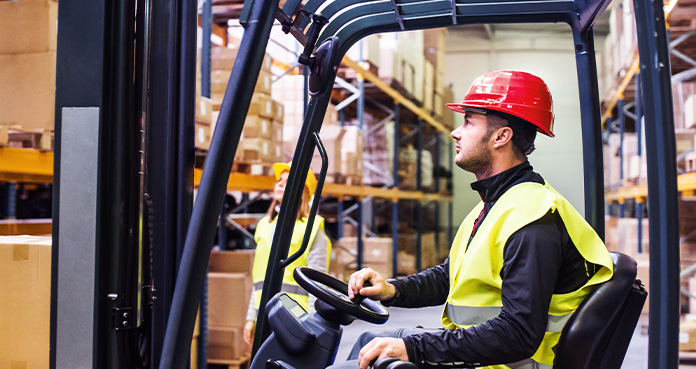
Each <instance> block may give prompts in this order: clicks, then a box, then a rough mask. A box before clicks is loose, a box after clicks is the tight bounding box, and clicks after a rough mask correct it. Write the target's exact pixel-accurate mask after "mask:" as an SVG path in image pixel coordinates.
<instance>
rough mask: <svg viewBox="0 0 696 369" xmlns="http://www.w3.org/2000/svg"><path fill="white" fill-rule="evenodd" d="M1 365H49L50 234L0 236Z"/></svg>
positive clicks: (14, 366)
mask: <svg viewBox="0 0 696 369" xmlns="http://www.w3.org/2000/svg"><path fill="white" fill-rule="evenodd" d="M0 296H2V298H0V316H2V319H0V347H1V348H2V349H0V368H10V367H11V368H48V360H49V358H48V356H49V330H50V307H51V237H35V236H0Z"/></svg>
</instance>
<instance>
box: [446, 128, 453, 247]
mask: <svg viewBox="0 0 696 369" xmlns="http://www.w3.org/2000/svg"><path fill="white" fill-rule="evenodd" d="M453 152H454V141H452V140H449V150H448V151H447V155H449V175H450V177H449V179H448V181H447V183H448V184H450V186H449V187H450V189H451V188H452V187H453V186H452V185H453V183H452V181H453V180H454V172H453V170H454V169H453V168H454V155H453ZM447 220H448V221H447V224H448V226H447V243H448V245H449V247H450V248H451V247H452V242H454V204H453V202H452V199H451V198H450V200H449V202H448V203H447Z"/></svg>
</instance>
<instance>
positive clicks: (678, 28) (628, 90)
mask: <svg viewBox="0 0 696 369" xmlns="http://www.w3.org/2000/svg"><path fill="white" fill-rule="evenodd" d="M690 6H691V3H690V2H689V1H679V0H676V1H670V2H669V3H668V4H667V5H666V6H665V19H666V22H667V39H669V40H670V41H669V53H670V56H671V63H670V64H671V66H672V73H673V75H672V78H671V80H672V82H681V81H688V80H693V79H694V77H696V60H694V58H693V57H694V55H687V54H689V53H690V52H691V51H692V50H693V47H694V45H696V37H694V35H695V34H696V28H693V27H692V26H691V20H692V19H693V14H692V12H693V11H692V10H690V9H692V8H690ZM677 46H682V47H685V48H686V49H687V50H688V51H687V52H686V53H682V52H680V51H678V50H677V49H676V47H677ZM641 78H642V77H641V65H640V56H639V55H638V53H637V52H636V54H635V55H633V59H632V62H631V64H630V67H628V68H627V69H626V73H625V75H624V76H623V78H622V79H621V81H620V83H619V84H618V86H617V88H616V89H615V91H614V92H613V94H612V95H611V96H609V97H607V98H606V99H605V101H604V110H605V111H604V113H603V114H602V127H604V128H605V129H606V130H607V132H608V133H611V132H616V133H618V134H619V137H620V139H619V155H620V156H621V159H620V161H621V162H622V163H623V145H624V133H625V132H626V118H627V117H630V118H631V119H632V120H633V121H634V122H635V133H636V144H637V147H636V154H637V156H638V157H641V156H642V155H644V153H643V152H642V149H643V146H642V143H641V142H642V137H641V136H642V134H643V129H642V127H641V126H642V124H643V123H642V122H643V118H644V112H643V104H644V101H643V98H642V96H641V93H640V91H642V88H643V87H642V80H641ZM631 109H632V110H633V111H631ZM677 159H679V158H677ZM619 170H620V175H619V180H620V181H621V182H623V180H624V178H625V173H623V165H621V166H620V168H619ZM695 190H696V175H694V173H685V174H684V173H682V174H679V175H678V177H677V191H678V192H679V193H681V194H682V195H683V196H693V195H694V193H695V192H694V191H695ZM647 197H648V186H647V184H639V185H629V186H621V187H619V188H610V189H609V190H608V191H607V194H606V202H607V208H608V213H609V214H613V213H614V212H615V211H614V209H615V207H616V213H618V217H619V218H624V217H625V204H626V201H627V200H634V201H635V215H636V220H637V223H638V228H637V230H638V234H637V243H638V245H637V251H638V252H642V251H643V250H642V247H643V242H642V239H643V234H642V229H643V228H642V221H643V217H644V210H645V202H646V199H647Z"/></svg>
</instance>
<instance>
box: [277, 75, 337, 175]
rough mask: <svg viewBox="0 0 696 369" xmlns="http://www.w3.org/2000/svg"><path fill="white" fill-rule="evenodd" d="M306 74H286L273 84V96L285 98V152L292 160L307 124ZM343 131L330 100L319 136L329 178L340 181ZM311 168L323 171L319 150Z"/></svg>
mask: <svg viewBox="0 0 696 369" xmlns="http://www.w3.org/2000/svg"><path fill="white" fill-rule="evenodd" d="M304 91H305V86H304V76H299V75H286V76H283V77H282V78H280V79H279V80H278V81H276V83H275V84H274V86H273V98H274V99H275V100H277V101H282V102H283V104H284V105H285V121H284V126H283V131H282V152H283V155H284V156H285V157H286V158H287V160H288V161H289V160H290V159H292V155H293V153H294V152H295V148H296V147H297V141H298V138H299V136H300V132H301V130H302V124H303V123H304V118H305V114H304V108H305V107H304ZM343 135H344V133H343V130H342V128H341V127H340V126H339V125H338V111H337V110H336V107H335V105H333V104H331V103H329V105H328V106H327V109H326V113H325V114H324V120H323V122H322V128H321V131H320V132H319V137H320V138H321V140H322V143H323V144H324V146H325V148H326V151H327V154H328V157H329V169H328V172H327V181H328V182H336V180H335V178H334V175H335V174H338V173H340V163H341V156H340V153H341V143H342V138H343ZM311 169H312V170H313V171H314V172H315V173H319V171H320V169H321V158H320V156H319V152H318V151H317V150H315V151H314V155H313V158H312V165H311Z"/></svg>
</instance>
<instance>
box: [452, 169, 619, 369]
mask: <svg viewBox="0 0 696 369" xmlns="http://www.w3.org/2000/svg"><path fill="white" fill-rule="evenodd" d="M482 208H483V203H479V204H478V206H476V208H474V209H473V210H472V211H471V213H469V215H468V216H467V217H466V219H464V222H463V223H462V225H461V226H460V227H459V230H458V231H457V235H456V237H455V239H454V242H453V245H452V250H451V251H450V263H449V265H450V269H449V279H450V292H449V296H448V297H447V303H446V304H445V308H444V310H443V313H442V324H443V326H444V327H445V328H447V329H456V328H468V327H471V326H474V325H477V324H481V323H484V322H486V321H487V320H489V319H493V318H495V317H497V316H498V314H499V313H500V311H501V307H502V306H503V303H502V299H501V287H502V283H503V281H502V278H501V276H500V272H501V270H502V268H503V261H504V260H503V251H504V248H505V244H506V242H507V240H508V238H510V236H511V235H512V234H513V233H515V232H516V231H517V230H519V229H521V228H522V227H524V226H526V225H527V224H530V223H532V222H534V221H536V220H538V219H540V218H541V217H543V216H544V215H545V214H546V213H548V211H549V210H551V211H554V212H556V211H557V212H558V214H559V215H560V217H561V219H562V220H563V223H564V224H565V227H566V229H567V230H568V235H569V236H570V239H571V240H572V241H573V244H575V247H576V248H577V249H578V251H579V252H580V254H581V255H582V257H583V258H585V260H587V261H588V262H590V263H593V264H595V265H597V266H598V267H599V269H598V270H597V271H596V273H595V274H594V276H592V278H590V280H589V281H588V282H587V283H586V284H585V285H584V286H582V287H580V288H579V289H578V290H576V291H573V292H570V293H564V294H554V295H553V296H552V298H551V305H550V307H549V312H548V317H549V320H548V324H547V328H546V333H545V334H544V339H543V341H542V342H541V345H540V346H539V348H538V350H537V351H536V353H535V354H534V355H532V357H531V358H530V359H527V360H523V361H521V362H518V363H509V364H507V365H494V366H488V367H486V368H490V369H493V368H495V369H503V368H505V369H507V368H513V369H518V368H519V369H522V368H524V369H526V368H551V366H552V365H553V359H554V351H555V346H556V344H557V343H558V340H559V338H560V335H561V331H562V330H563V326H564V325H565V323H566V322H567V321H568V319H569V318H570V316H571V315H572V314H573V312H574V311H575V310H576V309H577V308H578V306H579V305H580V303H581V302H582V301H583V299H584V298H585V296H587V294H588V293H589V292H591V291H592V286H594V285H597V284H600V283H602V282H606V281H607V280H609V279H611V276H612V274H613V266H612V265H613V264H612V261H611V258H610V256H609V253H608V251H607V249H606V247H605V246H604V243H603V242H602V240H601V239H600V238H599V236H597V233H596V232H595V231H594V229H592V227H591V226H590V225H589V224H588V223H587V222H586V221H585V219H584V218H583V217H582V216H581V215H580V214H579V213H578V212H577V210H575V208H573V206H572V205H571V204H570V203H569V202H568V201H567V200H566V199H565V198H563V196H561V195H560V194H559V193H558V192H557V191H556V190H555V189H553V188H552V187H551V186H549V185H548V184H543V185H542V184H539V183H533V182H525V183H521V184H518V185H516V186H513V187H512V188H511V189H509V190H508V191H507V192H505V193H504V194H503V195H502V196H501V197H500V199H499V200H498V201H497V202H496V203H495V205H493V207H492V208H491V210H490V211H489V213H488V215H486V218H485V219H484V220H483V222H482V223H481V225H480V227H479V229H478V230H477V231H476V235H475V236H474V238H473V239H471V242H470V243H469V244H468V246H467V243H468V242H469V238H470V237H471V232H472V229H473V226H474V220H475V219H476V218H477V216H478V214H479V213H480V212H481V209H482Z"/></svg>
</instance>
